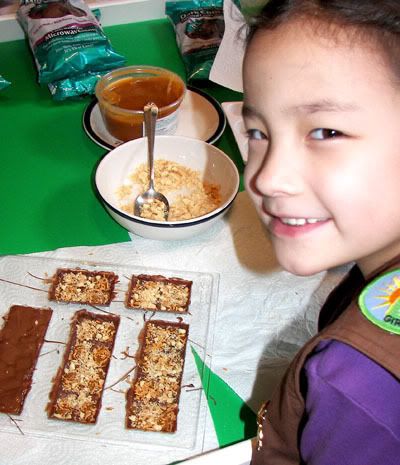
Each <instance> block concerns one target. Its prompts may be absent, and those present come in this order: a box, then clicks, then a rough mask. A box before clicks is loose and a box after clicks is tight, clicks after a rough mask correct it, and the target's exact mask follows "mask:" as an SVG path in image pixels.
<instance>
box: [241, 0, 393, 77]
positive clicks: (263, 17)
mask: <svg viewBox="0 0 400 465" xmlns="http://www.w3.org/2000/svg"><path fill="white" fill-rule="evenodd" d="M304 17H305V18H309V19H310V20H313V19H314V20H316V21H317V22H318V23H321V22H322V23H325V24H330V25H333V26H344V27H346V26H347V27H348V29H349V30H352V31H353V32H354V31H356V32H357V33H358V35H359V36H360V37H362V39H364V38H365V39H369V40H374V41H375V43H376V44H377V45H379V46H381V48H382V50H383V51H384V53H385V54H386V56H387V58H388V59H389V63H390V65H391V66H392V67H393V71H394V73H395V75H396V76H400V58H399V56H400V53H399V52H400V0H268V2H267V4H266V5H265V7H264V8H263V9H262V10H261V12H260V13H259V15H258V16H256V17H254V18H250V19H249V21H248V35H247V42H248V43H250V42H251V40H252V38H253V37H254V35H255V33H256V32H257V31H258V30H260V29H267V30H268V29H274V28H276V27H278V26H279V25H281V24H283V23H287V22H289V21H292V20H295V19H296V18H304ZM323 30H326V29H323ZM353 37H354V36H353Z"/></svg>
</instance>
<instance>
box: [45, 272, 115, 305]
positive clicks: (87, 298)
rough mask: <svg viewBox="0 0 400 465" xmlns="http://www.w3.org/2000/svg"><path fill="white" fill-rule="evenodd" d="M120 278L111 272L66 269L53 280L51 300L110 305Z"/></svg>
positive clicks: (50, 292)
mask: <svg viewBox="0 0 400 465" xmlns="http://www.w3.org/2000/svg"><path fill="white" fill-rule="evenodd" d="M117 281H118V276H117V275H116V274H114V273H113V272H110V271H88V270H81V269H78V268H77V269H64V268H60V269H58V270H57V271H56V273H55V275H54V276H53V278H52V286H51V288H50V291H49V299H50V300H55V301H57V302H70V303H82V304H91V305H110V303H111V301H112V299H113V298H114V297H115V292H114V287H115V284H116V283H117Z"/></svg>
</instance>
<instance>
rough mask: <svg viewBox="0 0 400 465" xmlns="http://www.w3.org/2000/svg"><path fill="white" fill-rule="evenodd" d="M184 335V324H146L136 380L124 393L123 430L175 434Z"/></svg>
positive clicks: (183, 355) (138, 357) (186, 337)
mask: <svg viewBox="0 0 400 465" xmlns="http://www.w3.org/2000/svg"><path fill="white" fill-rule="evenodd" d="M188 334H189V326H188V325H187V324H185V323H169V322H168V321H155V320H152V321H148V322H147V323H146V325H145V327H144V330H143V333H142V336H141V337H142V344H141V349H140V351H139V354H138V356H137V367H136V377H135V380H134V382H133V384H132V386H131V388H130V389H129V390H128V393H127V404H126V427H127V428H129V429H138V430H143V431H160V432H165V433H173V432H175V431H176V429H177V416H178V410H179V397H180V391H181V382H182V374H183V367H184V362H185V350H186V343H187V339H188Z"/></svg>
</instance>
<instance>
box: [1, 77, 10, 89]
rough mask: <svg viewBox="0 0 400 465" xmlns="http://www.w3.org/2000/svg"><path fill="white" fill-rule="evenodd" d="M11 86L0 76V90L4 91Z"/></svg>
mask: <svg viewBox="0 0 400 465" xmlns="http://www.w3.org/2000/svg"><path fill="white" fill-rule="evenodd" d="M10 84H11V82H10V81H7V79H4V78H3V76H2V75H1V74H0V90H2V89H5V88H6V87H8V86H9V85H10Z"/></svg>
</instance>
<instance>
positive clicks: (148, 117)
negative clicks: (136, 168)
mask: <svg viewBox="0 0 400 465" xmlns="http://www.w3.org/2000/svg"><path fill="white" fill-rule="evenodd" d="M143 110H144V128H145V133H146V137H147V156H148V162H149V171H150V189H154V139H155V134H156V121H157V116H158V107H157V105H156V104H155V103H148V104H147V105H145V107H144V109H143Z"/></svg>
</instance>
